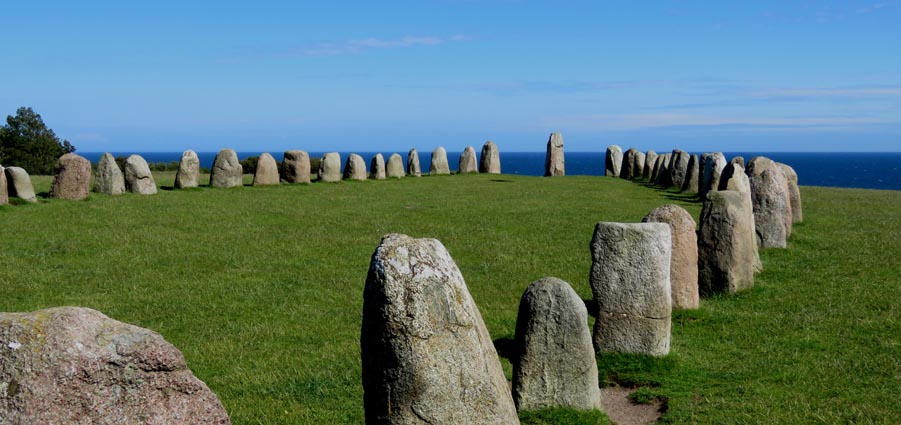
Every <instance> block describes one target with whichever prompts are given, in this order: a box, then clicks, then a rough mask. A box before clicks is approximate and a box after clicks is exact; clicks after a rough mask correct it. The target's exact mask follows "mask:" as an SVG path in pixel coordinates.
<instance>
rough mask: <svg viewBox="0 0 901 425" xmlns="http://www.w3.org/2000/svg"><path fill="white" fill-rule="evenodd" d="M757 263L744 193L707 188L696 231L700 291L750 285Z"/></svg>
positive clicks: (732, 289) (730, 290) (751, 219)
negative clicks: (698, 228)
mask: <svg viewBox="0 0 901 425" xmlns="http://www.w3.org/2000/svg"><path fill="white" fill-rule="evenodd" d="M757 262H758V258H757V243H756V241H755V238H754V215H753V212H752V211H751V208H750V206H749V205H748V204H747V201H746V198H745V195H743V194H741V193H739V192H735V191H731V190H723V191H717V190H711V191H709V192H708V193H707V198H706V199H705V200H704V206H703V207H702V209H701V219H700V230H699V231H698V288H699V290H700V292H701V294H702V295H711V294H713V293H716V292H726V293H735V292H738V291H741V290H745V289H749V288H752V287H753V286H754V270H755V268H756V264H757Z"/></svg>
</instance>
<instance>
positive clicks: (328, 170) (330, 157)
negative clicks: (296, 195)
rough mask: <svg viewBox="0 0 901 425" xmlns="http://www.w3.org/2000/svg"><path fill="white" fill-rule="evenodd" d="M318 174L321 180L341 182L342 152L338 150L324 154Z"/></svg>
mask: <svg viewBox="0 0 901 425" xmlns="http://www.w3.org/2000/svg"><path fill="white" fill-rule="evenodd" d="M316 176H317V177H318V178H319V181H321V182H339V181H341V154H339V153H338V152H329V153H327V154H325V155H322V159H321V160H320V161H319V169H318V170H317V171H316Z"/></svg>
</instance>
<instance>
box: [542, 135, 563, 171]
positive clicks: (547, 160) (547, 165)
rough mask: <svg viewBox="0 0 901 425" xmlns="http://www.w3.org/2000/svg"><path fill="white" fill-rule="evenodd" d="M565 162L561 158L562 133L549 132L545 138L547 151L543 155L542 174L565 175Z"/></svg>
mask: <svg viewBox="0 0 901 425" xmlns="http://www.w3.org/2000/svg"><path fill="white" fill-rule="evenodd" d="M565 163H566V161H565V160H564V158H563V135H562V134H560V133H551V136H550V137H549V138H548V140H547V153H546V154H545V156H544V176H545V177H556V176H565V175H566V164H565Z"/></svg>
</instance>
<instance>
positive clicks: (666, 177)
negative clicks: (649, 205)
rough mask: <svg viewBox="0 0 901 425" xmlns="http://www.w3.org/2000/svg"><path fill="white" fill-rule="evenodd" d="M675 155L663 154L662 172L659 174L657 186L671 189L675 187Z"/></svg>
mask: <svg viewBox="0 0 901 425" xmlns="http://www.w3.org/2000/svg"><path fill="white" fill-rule="evenodd" d="M672 170H673V154H672V153H667V154H663V160H662V161H661V162H660V170H659V171H658V172H657V181H656V183H657V185H659V186H663V187H670V186H672V185H673V171H672Z"/></svg>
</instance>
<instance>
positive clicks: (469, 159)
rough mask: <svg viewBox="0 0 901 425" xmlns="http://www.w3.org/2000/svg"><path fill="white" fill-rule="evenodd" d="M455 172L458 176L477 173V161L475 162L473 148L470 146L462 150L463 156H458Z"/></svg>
mask: <svg viewBox="0 0 901 425" xmlns="http://www.w3.org/2000/svg"><path fill="white" fill-rule="evenodd" d="M457 170H458V172H459V173H460V174H466V173H478V172H479V166H478V161H476V150H475V148H473V147H472V146H467V147H466V148H465V149H463V154H461V155H460V163H459V167H458V168H457Z"/></svg>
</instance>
